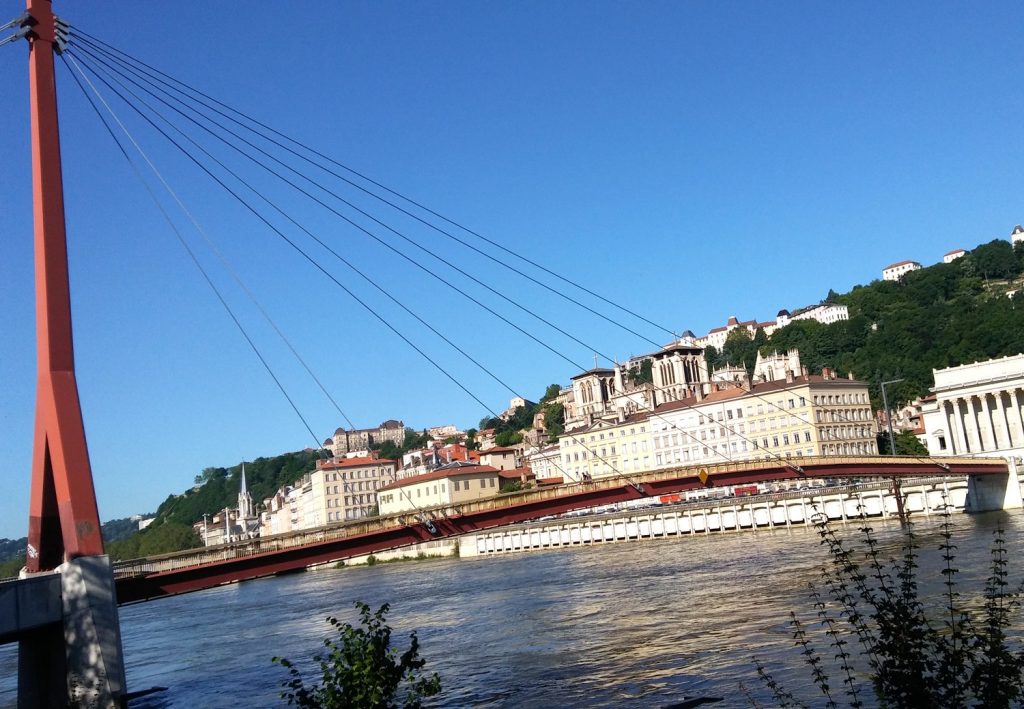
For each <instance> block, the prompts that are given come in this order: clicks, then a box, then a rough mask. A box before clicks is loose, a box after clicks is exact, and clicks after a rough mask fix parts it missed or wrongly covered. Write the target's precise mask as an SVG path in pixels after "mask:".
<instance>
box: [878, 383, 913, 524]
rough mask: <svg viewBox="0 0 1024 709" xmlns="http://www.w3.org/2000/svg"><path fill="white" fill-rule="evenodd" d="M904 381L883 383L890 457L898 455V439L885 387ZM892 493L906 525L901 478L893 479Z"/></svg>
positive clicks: (883, 402) (898, 512)
mask: <svg viewBox="0 0 1024 709" xmlns="http://www.w3.org/2000/svg"><path fill="white" fill-rule="evenodd" d="M902 381H903V380H902V379H890V380H889V381H887V382H882V406H884V407H885V422H886V424H888V427H889V455H896V438H895V437H894V436H893V435H892V412H890V411H889V397H887V396H886V395H885V387H886V385H887V384H896V383H898V382H902ZM892 493H893V497H895V498H896V514H897V515H899V518H900V524H906V523H907V513H906V510H904V509H903V490H902V489H900V481H899V478H897V477H896V476H895V475H894V476H893V478H892Z"/></svg>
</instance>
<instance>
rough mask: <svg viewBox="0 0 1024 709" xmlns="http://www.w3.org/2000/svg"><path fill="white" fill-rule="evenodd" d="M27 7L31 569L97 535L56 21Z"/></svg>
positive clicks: (43, 8) (42, 6)
mask: <svg viewBox="0 0 1024 709" xmlns="http://www.w3.org/2000/svg"><path fill="white" fill-rule="evenodd" d="M27 11H28V15H29V16H30V18H31V19H30V20H29V23H31V32H30V33H29V35H28V39H29V90H30V98H31V122H32V189H33V216H34V220H35V264H36V339H37V348H38V371H37V385H36V418H35V437H34V442H33V452H32V492H31V500H30V503H29V522H28V549H27V552H28V553H27V556H26V566H27V568H28V571H29V572H37V571H44V570H48V569H53V568H55V567H57V566H59V565H60V564H61V563H63V562H64V561H65V560H69V559H74V558H77V557H80V556H98V555H101V554H103V538H102V537H101V535H100V521H99V513H98V512H97V509H96V493H95V490H94V488H93V483H92V470H91V467H90V465H89V451H88V449H87V447H86V443H85V427H84V426H83V423H82V408H81V405H80V404H79V400H78V384H77V382H76V380H75V356H74V351H73V349H72V341H71V295H70V291H69V285H68V253H67V240H66V236H65V229H64V187H63V181H62V178H61V168H60V135H59V131H58V128H57V91H56V84H55V79H54V71H53V63H54V48H55V44H56V39H57V38H56V28H55V25H54V17H53V8H52V6H51V2H50V0H27Z"/></svg>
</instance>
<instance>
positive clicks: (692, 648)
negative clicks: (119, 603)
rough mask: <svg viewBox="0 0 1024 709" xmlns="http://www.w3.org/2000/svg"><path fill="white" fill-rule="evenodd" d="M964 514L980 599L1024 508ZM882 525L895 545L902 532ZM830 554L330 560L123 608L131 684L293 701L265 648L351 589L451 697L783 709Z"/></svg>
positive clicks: (966, 553) (309, 647)
mask: <svg viewBox="0 0 1024 709" xmlns="http://www.w3.org/2000/svg"><path fill="white" fill-rule="evenodd" d="M952 523H953V526H954V534H955V543H956V544H957V545H958V546H959V554H960V556H959V558H958V563H957V565H958V567H959V568H960V569H961V575H960V576H961V583H962V590H963V591H964V592H965V593H970V594H972V595H979V594H980V592H981V589H982V588H983V583H984V579H985V577H986V576H987V575H988V569H989V567H988V564H987V562H988V559H989V549H990V545H991V541H992V533H993V530H994V529H995V528H996V526H997V525H1000V524H1001V525H1002V526H1004V527H1005V528H1006V530H1007V533H1006V537H1007V542H1008V547H1009V549H1010V557H1009V558H1010V560H1011V563H1010V574H1011V579H1013V580H1015V582H1016V581H1019V580H1020V579H1021V578H1022V577H1024V564H1021V563H1020V558H1021V554H1022V553H1024V514H1022V513H1020V512H1012V513H989V514H985V515H963V514H956V515H953V517H952ZM873 526H874V528H875V530H876V532H877V534H878V536H879V537H880V538H881V540H882V542H883V546H884V548H885V549H886V552H887V554H890V555H898V554H899V552H900V544H901V541H902V536H901V531H900V528H899V525H898V524H895V523H886V522H882V521H877V522H874V523H873ZM839 529H840V533H841V536H844V537H847V538H854V537H856V536H857V532H856V530H855V528H854V527H853V526H848V527H839ZM914 529H915V533H916V534H917V536H918V540H919V542H920V545H921V549H922V559H921V572H920V574H919V579H920V580H921V581H922V583H923V586H924V589H925V592H926V593H934V592H936V591H938V590H939V589H940V587H939V583H940V581H941V576H940V574H939V572H938V571H939V568H940V567H939V564H940V563H941V560H940V559H939V558H938V552H937V547H938V545H939V543H940V542H941V538H940V537H939V532H940V528H939V524H938V520H937V519H935V518H933V519H931V520H924V521H919V522H917V524H916V525H915V527H914ZM824 559H825V555H824V551H823V549H822V548H821V547H820V545H819V541H818V537H817V535H816V534H815V532H814V530H813V529H803V528H793V529H790V530H785V529H776V530H773V531H759V532H745V533H740V534H735V533H734V534H721V535H714V534H713V535H710V536H697V537H689V538H682V539H667V540H653V541H641V542H629V543H618V544H610V545H607V546H594V547H584V548H574V549H564V550H553V551H544V552H529V553H523V554H515V555H504V556H497V557H488V558H480V559H443V560H433V561H422V562H408V563H398V564H388V565H377V566H373V567H349V568H342V569H327V570H320V571H316V572H309V573H305V574H298V575H293V576H285V577H281V578H273V579H264V580H257V581H250V582H246V583H241V584H234V585H231V586H223V587H220V588H216V589H211V590H208V591H203V592H200V593H194V594H189V595H185V596H178V597H174V598H168V599H163V600H158V601H152V602H149V603H143V604H138V605H133V606H127V607H124V608H122V609H121V626H122V630H123V641H124V649H125V653H126V657H127V669H128V683H129V687H130V688H131V689H132V690H140V689H145V688H147V687H152V686H164V687H168V690H167V691H166V692H161V693H159V694H156V695H152V696H150V697H147V698H145V699H141V700H137V701H135V702H133V704H132V706H133V707H138V708H139V709H159V708H162V707H263V706H275V705H280V700H279V698H278V693H279V691H280V682H281V680H282V679H283V678H284V676H285V673H284V670H283V668H281V667H279V666H276V665H272V664H271V662H270V658H271V657H272V656H273V655H281V656H284V657H287V658H289V659H291V660H293V661H304V660H308V658H310V657H311V656H312V655H313V654H314V653H316V652H317V651H318V649H319V647H320V643H321V641H322V639H323V638H324V637H326V636H327V635H328V632H327V631H328V626H327V625H326V623H325V622H324V618H325V616H327V615H334V616H337V617H339V618H341V619H343V620H354V619H355V616H356V614H355V610H354V608H353V606H352V603H353V601H355V600H362V601H365V602H366V603H368V604H370V605H371V606H372V607H374V608H376V607H377V606H378V605H380V604H381V603H385V602H387V603H390V604H391V613H390V616H389V622H390V624H391V625H392V627H393V628H394V629H395V634H394V635H393V638H394V639H396V640H398V641H400V643H401V647H402V648H403V649H404V647H406V644H407V639H408V633H409V632H410V631H412V630H414V629H415V630H416V631H417V632H418V636H419V638H420V641H421V656H422V657H424V658H426V660H427V668H428V669H429V670H433V671H436V672H438V673H440V675H441V679H442V686H443V693H442V694H441V695H440V696H439V697H437V698H436V701H435V704H436V705H438V706H482V707H551V706H566V707H584V706H585V707H597V706H637V707H663V706H671V705H672V704H675V703H679V702H681V701H683V700H684V698H687V697H706V696H715V697H723V698H724V699H725V701H723V702H722V703H720V704H716V705H713V706H723V707H724V706H744V705H749V700H748V699H747V696H746V693H749V694H750V695H752V696H753V697H755V698H756V699H758V700H759V701H762V702H764V703H765V704H766V705H769V706H770V705H771V704H772V703H773V702H772V701H771V698H770V695H769V694H768V693H767V691H766V690H765V689H764V688H763V686H762V685H761V683H760V682H759V680H758V679H757V677H756V672H755V670H754V664H753V662H752V660H751V656H752V655H754V654H756V655H757V656H758V657H760V658H761V659H762V660H763V661H764V662H765V664H766V665H768V666H769V668H770V669H772V671H773V672H774V674H775V675H776V677H777V678H778V679H780V680H782V681H783V682H784V683H785V684H786V686H787V688H788V689H790V690H791V691H794V692H795V693H797V694H801V693H802V694H803V695H804V696H805V697H806V698H807V699H809V700H810V704H811V705H817V704H820V702H819V701H818V700H817V698H816V697H815V694H814V692H815V690H814V688H813V687H811V686H810V682H809V676H808V673H807V668H806V666H805V665H804V664H802V662H801V661H800V658H799V657H798V655H797V653H796V651H795V650H794V649H793V646H792V641H791V639H790V634H789V632H788V614H789V612H790V610H795V611H797V612H798V614H802V615H804V616H805V617H807V618H808V620H811V618H812V616H813V609H812V608H811V606H810V603H809V602H808V601H807V597H806V590H805V589H806V587H807V584H808V583H810V582H814V581H816V580H817V579H818V578H819V570H820V567H821V565H822V562H823V561H824ZM1020 621H1021V619H1020V618H1019V617H1018V618H1017V619H1016V627H1017V628H1018V629H1020V628H1021V622H1020ZM16 664H17V663H16V653H15V651H14V648H13V647H12V646H7V647H4V648H0V706H5V707H6V706H13V705H14V703H15V683H16V679H15V676H16ZM299 664H300V665H302V666H305V667H309V666H310V665H309V663H308V662H306V663H303V662H300V663H299ZM310 674H311V673H310ZM835 684H836V685H839V680H838V678H837V679H836V681H835ZM819 696H820V695H819Z"/></svg>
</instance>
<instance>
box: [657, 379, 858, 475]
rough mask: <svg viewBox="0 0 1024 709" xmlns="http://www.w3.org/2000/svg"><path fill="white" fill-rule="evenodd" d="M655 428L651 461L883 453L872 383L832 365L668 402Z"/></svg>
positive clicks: (659, 411) (680, 462) (660, 464)
mask: <svg viewBox="0 0 1024 709" xmlns="http://www.w3.org/2000/svg"><path fill="white" fill-rule="evenodd" d="M650 426H651V429H652V438H653V441H652V444H653V446H652V447H653V451H654V456H653V457H654V467H669V466H674V465H687V464H693V463H703V462H707V463H724V462H731V461H736V460H751V459H764V460H771V459H779V458H793V457H798V456H812V455H844V456H849V455H875V454H877V452H878V448H877V443H876V440H875V429H874V422H873V417H872V413H871V403H870V398H869V395H868V388H867V384H866V383H865V382H861V381H857V380H854V379H840V378H838V377H836V376H835V374H834V373H833V372H831V371H830V370H827V369H826V370H825V371H824V372H823V374H821V375H806V374H802V375H800V376H794V375H793V374H792V372H788V373H787V375H786V378H785V379H778V380H774V381H765V382H759V383H755V384H754V385H753V386H752V387H749V388H748V387H744V386H738V385H736V384H725V385H722V388H720V389H719V390H717V391H714V392H711V393H710V394H708V395H707V396H706V397H704V398H703V400H701V401H698V400H696V399H689V400H683V401H673V402H669V403H667V404H664V405H662V406H659V407H658V408H657V409H656V410H655V413H654V414H653V415H652V416H651V421H650Z"/></svg>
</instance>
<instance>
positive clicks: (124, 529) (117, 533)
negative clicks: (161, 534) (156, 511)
mask: <svg viewBox="0 0 1024 709" xmlns="http://www.w3.org/2000/svg"><path fill="white" fill-rule="evenodd" d="M143 517H152V515H143ZM138 531H139V521H138V520H137V519H131V518H130V517H124V518H122V519H112V520H110V521H109V522H104V523H103V543H104V544H110V543H111V542H119V541H121V540H123V539H127V538H128V537H131V536H133V535H134V534H136V533H137V532H138Z"/></svg>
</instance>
